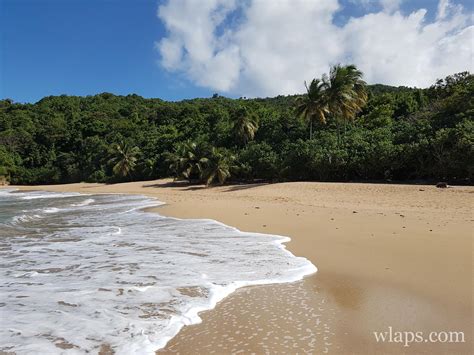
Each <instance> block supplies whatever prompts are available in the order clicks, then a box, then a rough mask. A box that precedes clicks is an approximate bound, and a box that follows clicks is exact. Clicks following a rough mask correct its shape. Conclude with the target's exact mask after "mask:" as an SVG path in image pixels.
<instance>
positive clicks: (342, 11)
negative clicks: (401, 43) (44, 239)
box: [0, 0, 472, 102]
mask: <svg viewBox="0 0 474 355" xmlns="http://www.w3.org/2000/svg"><path fill="white" fill-rule="evenodd" d="M206 1H208V0H200V1H195V0H190V1H177V2H175V4H173V5H172V6H171V5H170V4H168V1H161V2H157V1H149V0H0V2H1V9H0V35H1V47H0V50H1V57H0V98H11V99H13V100H14V101H17V102H35V101H37V100H39V99H41V98H42V97H44V96H48V95H61V94H67V95H94V94H97V93H101V92H112V93H114V94H121V95H127V94H130V93H136V94H139V95H142V96H144V97H159V98H162V99H165V100H180V99H184V98H192V97H208V96H211V95H212V94H213V93H214V92H219V93H221V94H223V95H226V96H231V97H232V96H233V97H235V96H241V95H242V96H267V95H268V96H271V95H274V94H279V93H282V94H286V93H292V92H294V91H298V90H299V83H300V82H302V81H303V80H305V79H308V78H307V76H309V75H313V74H312V73H314V75H319V74H320V72H321V71H323V70H324V69H323V68H325V67H328V65H330V64H332V63H334V62H335V61H338V62H339V61H344V60H345V59H348V60H352V61H360V62H361V66H364V65H365V68H367V72H368V74H369V77H368V81H369V82H370V81H384V79H385V78H387V80H386V81H387V82H386V83H388V84H398V83H397V82H396V80H398V79H395V78H396V77H397V76H396V75H393V73H391V72H388V71H387V74H385V73H378V72H377V71H376V70H375V69H374V66H375V64H376V63H375V64H374V63H372V62H370V61H368V62H367V63H366V60H365V58H362V57H361V56H360V54H359V53H358V51H357V50H356V49H350V48H349V47H350V40H349V37H350V38H352V37H351V36H353V35H354V33H357V34H358V36H359V37H357V38H358V39H360V38H365V37H364V36H366V37H367V36H368V34H367V30H364V29H365V28H367V26H369V27H370V26H375V25H374V24H373V23H371V22H370V21H375V19H372V20H371V18H370V17H367V15H368V14H374V15H376V16H379V17H380V21H383V19H382V12H383V11H385V12H384V14H386V15H387V16H391V18H393V19H394V21H395V22H394V26H395V23H398V22H400V21H403V20H406V21H405V22H406V23H407V25H406V28H407V31H410V30H411V31H415V30H412V29H411V28H412V27H409V26H410V21H409V20H408V18H409V16H410V14H411V13H413V12H415V11H417V10H419V9H420V8H425V9H427V10H428V12H427V13H426V15H425V16H424V19H423V23H424V25H426V24H428V23H433V22H436V21H437V20H436V18H437V11H438V2H437V1H435V0H433V1H431V0H418V1H415V0H405V1H401V4H400V7H398V8H397V9H395V10H387V9H385V10H384V7H383V6H384V5H383V4H382V2H383V1H390V0H345V1H339V8H338V9H337V10H335V9H334V4H337V0H324V1H321V3H326V5H327V7H324V8H323V7H318V6H319V5H317V6H312V8H311V9H305V8H304V6H307V5H308V3H310V2H311V1H306V2H302V5H301V7H300V8H298V6H296V10H295V11H296V12H297V11H302V13H304V14H306V13H308V14H311V11H313V13H312V14H313V20H314V16H321V17H324V16H326V15H328V16H331V18H332V19H331V20H330V22H331V23H329V22H328V23H327V24H326V27H324V26H323V27H321V26H320V25H315V26H319V27H315V28H314V31H312V32H313V33H314V35H316V36H317V37H316V42H320V43H321V45H323V44H324V40H325V39H326V38H329V37H330V36H333V35H334V36H335V37H334V38H335V40H334V41H333V44H325V45H324V47H322V48H324V49H326V48H328V46H331V48H330V49H327V50H325V52H328V53H327V54H325V56H322V55H319V54H317V53H320V52H321V49H320V48H319V49H318V47H314V48H313V47H307V45H304V44H303V43H304V42H305V38H304V37H303V38H301V41H300V42H296V43H292V44H291V47H288V48H289V50H290V49H291V51H292V53H294V52H298V51H299V47H298V43H301V51H299V52H300V54H299V55H298V57H300V58H301V57H304V58H308V59H307V60H306V61H304V63H303V64H300V63H299V59H298V57H296V56H295V58H294V59H292V58H287V57H290V56H287V55H286V54H285V53H282V52H281V48H280V47H279V45H278V44H275V45H274V43H276V42H277V41H279V39H280V38H281V37H282V36H280V37H279V38H275V37H272V35H271V33H274V32H275V31H274V29H272V28H271V24H272V23H276V22H278V23H286V19H282V18H281V17H278V16H281V15H279V14H280V12H279V11H277V10H278V9H273V8H271V9H268V10H269V11H266V12H265V16H266V17H264V19H265V24H263V25H262V24H261V23H260V22H263V20H262V21H256V20H255V15H254V14H255V13H257V12H256V11H257V9H256V8H255V9H254V7H256V6H253V4H250V5H249V3H251V1H247V2H246V5H242V2H241V3H240V4H236V3H233V4H231V5H227V3H225V4H226V5H225V6H224V5H222V4H223V3H224V2H222V1H223V0H209V6H204V5H203V4H204V2H206ZM213 1H215V2H216V3H215V4H214V2H213ZM392 1H393V0H392ZM395 1H396V2H398V1H400V0H395ZM190 2H191V3H194V4H191V5H189V3H190ZM219 2H222V3H221V4H219ZM314 2H316V0H314ZM314 2H313V3H314ZM186 3H188V5H189V6H188V5H186ZM211 3H212V4H211ZM274 3H275V2H271V1H270V0H268V1H266V3H265V5H266V7H267V8H269V7H272V6H273V5H272V4H274ZM453 3H454V4H462V5H464V10H463V13H464V15H468V17H469V15H472V5H471V2H470V1H467V0H463V1H451V5H453ZM196 4H199V7H198V8H196V9H193V8H192V6H195V5H196ZM313 5H314V4H313ZM160 6H161V10H160V15H159V16H158V15H157V11H158V8H159V7H160ZM185 7H189V8H188V9H187V10H188V11H186V10H185V9H184V8H185ZM223 7H224V10H222V8H223ZM253 10H255V12H252V11H253ZM273 10H275V11H273ZM396 11H400V12H399V15H398V16H399V17H397V18H396ZM216 13H219V14H222V19H221V20H218V21H217V22H216V20H215V17H216V16H215V15H216ZM186 16H188V17H186ZM384 16H385V15H384ZM450 16H451V17H454V16H461V15H460V14H459V13H456V14H454V12H453V13H452V14H451V15H450ZM351 17H352V18H364V22H363V21H361V22H360V23H357V24H353V25H351V26H354V28H352V27H351V29H350V30H349V27H348V28H347V31H346V32H347V33H342V31H340V29H343V28H345V27H347V26H348V23H347V22H348V20H349V19H350V18H351ZM438 17H439V16H438ZM196 19H199V23H203V21H204V23H207V24H208V27H206V26H203V27H202V28H200V30H201V32H202V33H201V35H200V36H197V34H196V33H198V34H199V31H198V30H197V28H196V25H194V27H186V26H187V24H188V23H189V26H193V20H196ZM178 20H180V21H181V22H179V21H178ZM316 20H318V19H316ZM176 21H178V23H179V25H178V26H177V25H176V23H177V22H176ZM206 21H208V22H206ZM252 21H253V22H252ZM439 21H445V22H447V21H448V18H447V16H446V19H444V20H443V19H440V20H439ZM450 21H451V20H450ZM452 21H454V20H452ZM460 21H461V20H459V21H457V22H456V24H453V25H452V26H451V27H449V26H448V25H446V26H445V27H443V28H442V29H439V33H438V34H437V35H436V36H435V37H436V38H431V37H430V39H429V40H433V41H437V42H440V41H443V40H445V37H447V36H453V33H454V34H455V35H459V36H461V35H462V36H464V37H462V38H464V40H463V41H461V39H458V38H461V37H459V36H458V37H455V38H454V37H453V38H454V39H456V41H457V42H455V43H458V44H457V45H458V46H461V45H463V46H464V47H463V48H464V52H466V41H465V38H466V36H467V38H469V36H471V45H470V46H471V63H468V62H467V64H466V61H465V60H464V62H463V63H460V64H459V66H458V67H453V70H457V69H458V68H463V65H464V67H466V68H465V69H464V70H467V69H471V67H472V31H471V30H469V29H470V27H469V26H470V25H471V24H470V22H469V21H470V20H468V22H467V23H466V21H464V23H462V24H460ZM303 22H304V21H303ZM321 22H324V21H321ZM257 23H258V26H264V27H254V26H257ZM403 23H404V22H403ZM403 23H402V25H403ZM440 23H441V22H440ZM290 24H291V19H288V25H289V26H288V29H287V31H286V33H288V38H290V39H291V38H294V35H295V34H296V31H298V33H299V34H301V32H302V31H300V30H299V29H298V28H295V34H293V33H291V32H292V27H291V26H290ZM307 26H309V27H311V26H312V25H311V24H308V25H307ZM403 26H404V25H403ZM236 27H239V29H237V28H236ZM415 27H416V26H415ZM252 28H255V33H253V36H254V37H255V36H257V35H260V34H261V39H262V41H263V40H266V41H267V42H266V43H267V44H266V45H265V47H268V48H267V51H266V52H265V53H262V54H261V55H260V54H259V53H258V51H256V50H255V49H252V48H256V47H254V46H253V45H252V40H251V38H252ZM374 28H376V27H374ZM440 28H441V26H440ZM310 29H311V28H310ZM466 29H468V30H469V31H470V32H469V33H468V34H467V35H466V33H465V32H466ZM303 30H305V28H303ZM206 31H207V32H206ZM364 31H365V32H364ZM443 31H444V32H443ZM462 31H464V32H462ZM248 32H250V35H247V37H246V33H248ZM359 32H360V34H359ZM462 33H464V34H462ZM328 36H329V37H328ZM341 36H343V37H341ZM387 36H388V37H387V38H390V37H389V36H390V34H387ZM203 37H204V39H203ZM245 38H248V39H245ZM338 38H344V40H340V41H339V40H338ZM414 38H415V37H414ZM450 38H451V37H450ZM310 40H311V41H313V40H314V39H312V38H310ZM415 40H419V41H423V42H426V41H428V40H427V39H424V38H420V39H418V37H416V38H415ZM346 43H347V44H346ZM381 43H384V42H383V39H381ZM463 43H464V44H463ZM164 44H166V45H164ZM199 46H200V47H199ZM295 46H296V47H295ZM315 46H317V45H316V44H315ZM467 46H468V47H469V44H467ZM333 47H334V48H333ZM379 47H380V48H379V49H377V50H379V51H383V53H388V52H389V51H390V50H391V48H384V47H383V46H379ZM415 50H416V49H415ZM420 50H421V49H420ZM442 50H445V49H443V48H441V49H440V51H441V52H440V53H442ZM170 51H171V52H170ZM467 51H469V48H467ZM313 52H314V53H313ZM466 53H467V55H468V54H469V53H468V52H466ZM266 54H268V55H270V54H271V56H269V57H268V58H267V57H265V55H266ZM414 54H416V57H417V58H418V57H420V58H422V57H421V56H418V53H414ZM176 55H178V56H176ZM369 55H372V56H373V57H374V58H375V57H379V56H380V55H379V54H378V53H377V52H375V53H370V54H369ZM387 56H388V54H387ZM392 57H393V55H392ZM411 57H415V55H412V56H411ZM411 57H410V58H411ZM236 58H237V59H236ZM260 58H261V59H260ZM311 58H313V59H311ZM361 58H362V59H361ZM341 59H342V60H341ZM422 59H423V60H424V61H425V62H426V58H425V57H423V58H422ZM422 59H418V62H419V61H420V60H422ZM260 60H261V61H262V62H261V63H259V61H260ZM374 60H375V59H374ZM453 60H455V59H453ZM428 61H429V62H430V63H433V66H435V65H437V66H439V70H438V72H434V73H431V72H430V73H425V72H420V78H425V77H426V80H431V79H432V77H434V76H436V75H438V73H439V74H444V73H445V72H447V71H449V70H450V69H451V68H450V67H446V66H447V64H446V63H438V62H437V61H433V60H431V59H429V60H428ZM273 62H274V63H273ZM418 62H414V64H413V65H418ZM268 63H273V64H274V67H272V65H271V64H268ZM356 64H359V63H356ZM285 67H286V68H293V67H297V68H300V67H301V71H298V70H293V69H291V70H289V69H284V68H285ZM362 69H364V67H363V68H362ZM263 70H265V71H267V70H268V71H269V73H262V71H263ZM392 71H393V70H392ZM415 74H416V73H415ZM435 74H436V75H435ZM266 75H270V78H275V77H276V78H281V83H279V81H278V80H276V81H275V83H274V85H272V86H270V84H269V83H268V82H267V81H268V79H267V76H266ZM286 75H288V76H290V75H291V77H289V78H285V76H286ZM412 76H414V74H413V73H411V72H410V73H406V78H411V77H412ZM414 83H415V84H418V83H417V82H414ZM423 83H424V82H422V84H423ZM422 84H421V85H422Z"/></svg>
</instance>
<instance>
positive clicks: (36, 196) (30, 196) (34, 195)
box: [21, 191, 80, 200]
mask: <svg viewBox="0 0 474 355" xmlns="http://www.w3.org/2000/svg"><path fill="white" fill-rule="evenodd" d="M21 194H26V196H21V199H22V200H37V199H43V198H66V197H73V196H79V195H80V194H79V193H75V192H71V193H60V192H58V193H56V192H43V191H42V192H37V191H35V192H32V193H29V194H28V193H27V192H22V193H21Z"/></svg>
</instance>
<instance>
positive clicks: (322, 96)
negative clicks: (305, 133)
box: [296, 79, 329, 139]
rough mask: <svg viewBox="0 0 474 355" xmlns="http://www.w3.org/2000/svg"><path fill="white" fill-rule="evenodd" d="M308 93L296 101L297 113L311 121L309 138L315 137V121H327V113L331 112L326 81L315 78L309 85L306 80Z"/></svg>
mask: <svg viewBox="0 0 474 355" xmlns="http://www.w3.org/2000/svg"><path fill="white" fill-rule="evenodd" d="M304 85H305V87H306V94H305V95H303V96H301V97H299V98H298V99H297V101H296V113H297V114H298V116H300V117H301V116H302V117H304V119H305V120H306V121H307V122H308V123H309V139H312V138H313V122H314V121H319V122H321V123H326V115H327V114H328V113H329V110H328V104H327V98H326V91H325V90H326V88H325V83H324V82H323V81H321V80H319V79H313V80H312V81H311V83H310V84H309V86H308V85H307V84H306V81H305V82H304Z"/></svg>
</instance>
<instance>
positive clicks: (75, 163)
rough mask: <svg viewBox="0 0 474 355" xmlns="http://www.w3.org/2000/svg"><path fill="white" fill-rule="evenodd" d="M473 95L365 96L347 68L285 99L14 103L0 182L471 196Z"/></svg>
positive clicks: (458, 86)
mask: <svg viewBox="0 0 474 355" xmlns="http://www.w3.org/2000/svg"><path fill="white" fill-rule="evenodd" d="M343 70H346V71H345V72H343ZM338 75H339V76H340V77H339V76H338ZM351 75H352V76H351ZM344 80H346V81H344ZM347 80H349V81H347ZM348 83H349V84H348ZM302 84H303V83H302ZM473 94H474V77H473V76H472V75H470V74H469V73H467V72H466V73H459V74H455V75H453V76H449V77H447V78H445V79H443V80H439V81H438V82H436V83H434V85H433V86H432V87H430V88H427V89H416V88H407V87H390V86H384V85H369V86H365V83H364V82H363V81H362V76H361V73H360V72H358V71H357V70H356V69H355V67H351V66H347V67H340V66H339V67H334V68H332V69H331V72H330V73H329V75H325V76H323V78H321V79H315V80H313V81H312V82H311V83H309V84H308V85H307V94H305V95H293V96H278V97H275V98H258V99H246V98H241V99H229V98H225V97H221V96H219V95H217V94H215V95H213V97H212V98H205V99H194V100H183V101H180V102H166V101H163V100H160V99H144V98H142V97H140V96H137V95H128V96H116V95H113V94H109V93H103V94H100V95H95V96H87V97H76V96H50V97H45V98H43V99H42V100H40V101H39V102H37V103H35V104H21V103H14V102H12V101H11V100H8V99H5V100H1V101H0V175H4V176H7V178H8V179H9V180H10V182H11V183H13V184H40V183H67V182H79V181H88V182H117V181H130V180H145V179H154V178H158V177H168V176H174V177H177V178H182V179H188V180H190V181H203V182H206V183H209V184H211V183H219V182H224V181H225V180H227V181H229V180H230V181H255V180H267V181H294V180H318V181H368V180H373V181H375V180H380V181H402V180H403V181H413V180H446V181H449V182H450V183H468V184H470V183H472V181H473V180H472V179H473V177H474V102H473V100H474V95H473Z"/></svg>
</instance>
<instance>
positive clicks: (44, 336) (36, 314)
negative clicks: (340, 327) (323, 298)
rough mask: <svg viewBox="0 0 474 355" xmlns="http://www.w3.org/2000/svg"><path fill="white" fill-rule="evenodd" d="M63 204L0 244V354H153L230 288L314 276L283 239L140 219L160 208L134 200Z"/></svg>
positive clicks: (210, 223)
mask: <svg viewBox="0 0 474 355" xmlns="http://www.w3.org/2000/svg"><path fill="white" fill-rule="evenodd" d="M23 197H28V196H23ZM69 197H70V198H72V199H73V200H74V201H70V200H69V199H68V200H67V201H64V202H61V200H58V201H57V202H54V203H55V205H54V206H51V203H52V202H48V203H49V205H48V206H47V207H45V206H41V204H43V202H42V200H41V199H38V201H36V202H34V203H35V204H36V205H35V206H33V207H36V208H35V209H34V210H32V211H36V210H38V209H41V208H42V209H43V212H47V211H46V210H47V209H49V210H52V209H54V213H45V214H44V218H41V219H38V220H34V219H31V220H27V221H18V223H19V224H20V225H19V227H25V226H26V227H28V228H29V230H32V231H34V232H35V233H36V234H34V235H33V236H32V237H29V238H26V237H22V238H18V237H9V236H11V234H10V235H9V236H5V237H4V238H2V241H3V242H4V243H6V244H7V245H8V248H5V251H3V250H0V255H1V256H2V258H3V259H2V260H5V262H4V264H5V266H6V267H4V268H2V269H0V278H1V279H2V284H0V292H1V295H2V296H1V302H3V303H5V306H4V307H1V308H0V309H1V312H2V322H0V344H2V345H0V350H4V349H8V350H9V351H15V352H17V353H19V354H21V353H29V352H31V353H48V354H56V353H62V352H64V350H62V349H60V348H58V347H57V346H55V343H58V342H59V340H61V339H62V340H61V341H66V342H67V343H69V344H72V345H74V348H73V349H71V350H68V353H70V351H72V353H80V354H83V353H86V352H94V353H96V352H97V350H98V349H99V347H100V346H101V345H102V344H110V346H111V347H112V348H113V350H114V351H115V352H116V354H153V353H154V352H155V351H156V350H157V349H160V348H162V347H164V346H165V345H166V343H167V342H168V341H169V340H170V339H171V338H172V337H174V336H175V335H176V334H177V333H178V332H179V330H180V329H181V328H182V327H183V326H184V325H189V324H195V323H199V322H200V321H201V319H200V317H199V312H201V311H203V310H207V309H212V308H213V307H215V305H216V303H217V302H219V301H220V300H222V299H223V298H224V297H226V296H227V295H229V294H230V293H232V292H234V291H235V290H236V289H237V288H239V287H243V286H248V285H257V284H269V283H282V282H292V281H296V280H300V279H301V278H302V277H304V276H305V275H308V274H311V273H314V272H316V267H315V266H314V265H313V264H311V262H309V261H308V260H306V259H304V258H298V257H295V256H294V255H292V254H291V253H290V252H289V251H288V250H286V248H285V246H284V244H283V243H286V242H288V241H289V240H290V239H289V238H287V237H281V236H270V235H265V234H258V233H243V232H240V231H239V230H237V229H235V228H232V227H229V226H226V225H224V224H222V223H219V222H216V221H214V220H180V219H176V218H166V217H162V216H160V215H157V214H152V213H146V212H143V211H142V210H141V209H143V208H144V207H149V206H152V205H157V204H159V202H158V201H155V200H152V199H149V198H145V197H142V196H131V195H94V198H90V199H89V200H93V201H90V202H88V203H87V204H85V203H84V202H85V201H87V200H84V197H83V196H82V195H74V196H69ZM2 198H4V196H3V197H2ZM27 201H28V199H25V201H24V202H21V201H20V202H17V203H18V204H19V205H18V206H17V208H18V209H19V210H20V209H21V208H24V207H25V206H26V207H29V208H30V207H31V206H30V205H31V202H27ZM30 201H31V199H30ZM45 201H46V200H45ZM0 203H2V199H1V198H0ZM22 204H23V205H22ZM71 205H75V208H68V207H67V206H71ZM30 213H33V212H30ZM1 233H2V232H1V231H0V236H1ZM19 235H20V234H19ZM11 330H14V331H13V332H12V331H11ZM58 339H59V340H58ZM2 346H3V348H2Z"/></svg>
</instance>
